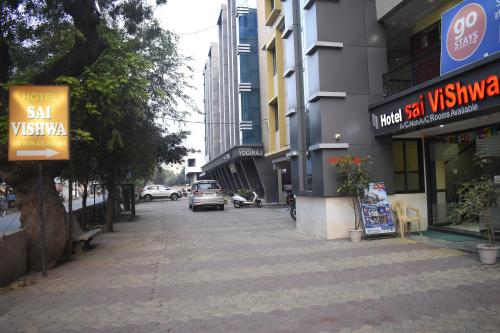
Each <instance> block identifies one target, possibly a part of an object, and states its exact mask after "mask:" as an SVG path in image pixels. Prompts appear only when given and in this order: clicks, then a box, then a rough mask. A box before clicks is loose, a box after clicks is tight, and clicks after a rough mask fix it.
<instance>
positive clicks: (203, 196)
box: [188, 180, 224, 212]
mask: <svg viewBox="0 0 500 333" xmlns="http://www.w3.org/2000/svg"><path fill="white" fill-rule="evenodd" d="M188 201H189V208H191V209H192V210H193V212H195V211H196V210H197V209H198V207H218V208H219V209H220V210H224V194H223V193H222V188H221V187H220V185H219V184H218V183H217V181H215V180H200V181H197V182H195V183H193V186H192V187H191V192H190V193H189V195H188Z"/></svg>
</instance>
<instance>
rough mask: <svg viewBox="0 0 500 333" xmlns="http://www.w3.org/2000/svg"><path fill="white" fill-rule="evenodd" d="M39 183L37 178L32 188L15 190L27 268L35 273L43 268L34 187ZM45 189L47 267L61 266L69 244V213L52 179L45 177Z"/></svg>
mask: <svg viewBox="0 0 500 333" xmlns="http://www.w3.org/2000/svg"><path fill="white" fill-rule="evenodd" d="M36 181H37V179H36V178H34V179H32V181H31V182H29V183H30V184H31V185H32V186H29V187H20V188H19V187H16V191H17V192H16V195H17V196H18V197H19V200H18V202H19V209H20V211H21V225H22V227H23V228H24V229H25V231H26V235H27V251H28V269H29V270H35V271H36V270H40V269H41V267H42V262H41V243H42V241H41V238H40V229H39V221H38V216H37V209H36V207H37V200H38V199H39V198H38V197H39V195H38V190H37V187H36V186H35V184H36ZM27 183H28V182H27ZM43 187H44V188H43V205H44V207H43V211H44V217H45V239H46V251H47V252H46V257H47V268H52V267H54V266H56V265H57V264H58V263H59V261H60V260H61V258H62V256H63V254H64V251H65V247H66V244H67V242H68V226H67V223H66V210H65V208H64V205H63V204H62V203H61V200H60V199H59V196H58V194H57V191H56V188H55V185H54V180H53V178H52V177H51V176H47V175H46V174H45V175H44V177H43Z"/></svg>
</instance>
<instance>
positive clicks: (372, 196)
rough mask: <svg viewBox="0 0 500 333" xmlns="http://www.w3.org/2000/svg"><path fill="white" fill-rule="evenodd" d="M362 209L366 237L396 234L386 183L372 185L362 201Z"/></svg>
mask: <svg viewBox="0 0 500 333" xmlns="http://www.w3.org/2000/svg"><path fill="white" fill-rule="evenodd" d="M360 207H361V215H362V216H363V226H364V229H365V235H366V236H377V235H390V234H395V233H396V226H395V225H394V220H393V218H392V212H391V207H390V206H389V200H388V199H387V193H386V191H385V184H384V183H370V185H369V186H368V189H366V190H365V195H364V198H362V199H360Z"/></svg>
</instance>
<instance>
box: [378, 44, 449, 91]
mask: <svg viewBox="0 0 500 333" xmlns="http://www.w3.org/2000/svg"><path fill="white" fill-rule="evenodd" d="M440 56H441V47H439V46H438V47H435V48H433V49H431V50H429V51H428V52H426V53H423V54H422V55H420V56H419V57H417V58H414V59H412V60H411V61H408V62H406V63H403V64H401V65H399V66H397V67H395V68H393V69H392V70H391V71H389V72H387V73H386V74H384V94H385V96H390V95H393V94H395V93H398V92H400V91H402V90H405V89H408V88H411V87H413V86H416V85H417V84H419V83H422V82H425V81H428V80H430V79H433V78H435V77H437V76H439V74H440Z"/></svg>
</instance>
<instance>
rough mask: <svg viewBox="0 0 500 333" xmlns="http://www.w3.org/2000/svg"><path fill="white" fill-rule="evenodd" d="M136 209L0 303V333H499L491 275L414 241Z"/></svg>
mask: <svg viewBox="0 0 500 333" xmlns="http://www.w3.org/2000/svg"><path fill="white" fill-rule="evenodd" d="M187 206H188V204H187V200H186V199H185V198H183V199H181V200H179V201H170V200H168V199H167V200H159V201H153V202H151V203H143V204H140V205H138V207H137V208H138V209H137V211H138V214H139V217H138V218H137V220H136V221H135V222H126V223H120V224H117V225H116V230H117V232H115V233H113V234H101V235H99V236H98V237H97V238H96V239H95V244H96V245H97V247H96V248H95V249H93V250H92V251H90V252H87V253H84V254H80V255H77V256H76V257H75V260H74V261H73V262H71V263H67V264H64V265H62V266H60V267H58V268H56V269H53V270H51V271H49V274H48V277H47V279H45V280H44V279H42V278H41V277H40V275H39V273H38V274H32V275H28V276H27V277H26V280H27V286H26V287H23V288H20V289H17V290H10V291H6V292H4V293H3V294H2V295H0V327H1V332H3V333H7V332H218V333H219V332H259V333H260V332H408V331H412V332H443V331H446V332H497V331H498V327H500V269H499V268H498V266H494V267H487V266H482V265H480V264H479V263H478V260H477V258H476V257H475V256H474V255H469V254H466V253H464V252H460V251H456V250H451V249H443V248H435V247H431V246H430V245H425V244H420V243H416V242H414V241H410V240H404V241H402V240H400V239H398V238H394V239H384V240H372V241H363V242H361V243H357V244H352V243H349V242H347V241H343V240H341V241H322V240H318V239H314V238H312V237H309V236H306V235H303V234H300V233H299V232H297V231H296V230H295V228H294V222H293V220H291V219H290V217H289V216H288V214H287V212H286V210H285V209H283V208H261V209H258V208H242V209H235V208H233V207H232V206H226V210H225V211H218V210H203V211H198V212H195V213H193V212H191V211H190V210H189V209H188V207H187Z"/></svg>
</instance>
